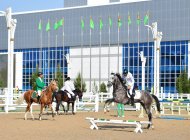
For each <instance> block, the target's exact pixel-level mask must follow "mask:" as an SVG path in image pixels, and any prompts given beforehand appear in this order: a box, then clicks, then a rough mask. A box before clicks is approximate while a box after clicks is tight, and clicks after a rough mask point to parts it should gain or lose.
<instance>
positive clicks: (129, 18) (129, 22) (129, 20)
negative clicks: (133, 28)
mask: <svg viewBox="0 0 190 140" xmlns="http://www.w3.org/2000/svg"><path fill="white" fill-rule="evenodd" d="M130 24H131V17H130V15H128V25H130Z"/></svg>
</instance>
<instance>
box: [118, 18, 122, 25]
mask: <svg viewBox="0 0 190 140" xmlns="http://www.w3.org/2000/svg"><path fill="white" fill-rule="evenodd" d="M121 25H122V22H121V17H120V16H118V28H120V27H121Z"/></svg>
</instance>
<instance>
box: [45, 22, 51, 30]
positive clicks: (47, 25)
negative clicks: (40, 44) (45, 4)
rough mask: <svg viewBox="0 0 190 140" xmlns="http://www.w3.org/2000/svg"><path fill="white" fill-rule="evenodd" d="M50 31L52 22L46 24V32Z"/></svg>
mask: <svg viewBox="0 0 190 140" xmlns="http://www.w3.org/2000/svg"><path fill="white" fill-rule="evenodd" d="M49 30H50V22H49V21H48V23H47V24H46V31H47V32H48V31H49Z"/></svg>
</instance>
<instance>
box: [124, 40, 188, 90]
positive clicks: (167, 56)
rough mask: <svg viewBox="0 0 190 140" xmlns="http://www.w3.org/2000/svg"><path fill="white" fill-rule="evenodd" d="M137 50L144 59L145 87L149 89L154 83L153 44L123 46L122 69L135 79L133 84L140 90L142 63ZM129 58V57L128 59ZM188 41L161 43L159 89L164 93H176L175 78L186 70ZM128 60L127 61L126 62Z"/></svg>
mask: <svg viewBox="0 0 190 140" xmlns="http://www.w3.org/2000/svg"><path fill="white" fill-rule="evenodd" d="M138 47H139V49H138ZM138 50H139V52H140V51H143V52H144V56H145V57H146V66H145V87H146V88H147V89H151V88H152V87H153V83H154V60H153V59H154V43H153V42H149V43H147V42H146V43H139V44H138V43H130V44H129V48H128V44H124V45H123V56H122V57H123V67H122V68H123V69H128V70H129V71H130V72H131V73H132V74H133V75H134V78H135V84H136V85H138V86H139V89H141V88H142V69H141V67H142V63H141V60H140V57H139V54H138ZM128 56H129V57H128ZM187 56H188V41H166V42H161V49H160V87H163V92H164V93H176V92H177V91H176V88H175V87H176V77H178V76H179V74H180V73H181V72H182V71H184V70H187V66H188V57H187ZM128 60H129V61H128Z"/></svg>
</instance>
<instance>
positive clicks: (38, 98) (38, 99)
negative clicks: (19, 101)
mask: <svg viewBox="0 0 190 140" xmlns="http://www.w3.org/2000/svg"><path fill="white" fill-rule="evenodd" d="M37 101H38V103H39V102H40V96H39V95H38V97H37Z"/></svg>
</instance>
